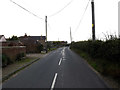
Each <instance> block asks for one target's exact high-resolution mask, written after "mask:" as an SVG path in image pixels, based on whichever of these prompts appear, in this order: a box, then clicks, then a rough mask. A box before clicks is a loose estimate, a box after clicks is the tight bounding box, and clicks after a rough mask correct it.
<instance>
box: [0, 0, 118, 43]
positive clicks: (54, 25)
mask: <svg viewBox="0 0 120 90" xmlns="http://www.w3.org/2000/svg"><path fill="white" fill-rule="evenodd" d="M13 1H14V2H16V3H17V4H19V5H21V6H22V7H24V8H26V9H27V10H29V11H30V12H32V13H34V14H36V15H37V16H39V17H40V18H42V19H40V18H38V17H36V16H34V15H33V14H31V13H29V12H27V11H25V10H23V9H22V8H20V7H19V6H17V5H16V4H14V3H12V2H11V1H10V0H0V34H1V35H5V37H6V38H8V37H11V36H12V35H17V36H23V35H24V34H25V33H27V35H31V36H41V35H43V36H44V35H45V16H48V41H53V40H60V41H61V40H65V41H68V42H70V27H71V28H72V37H73V40H74V41H80V40H87V39H89V38H91V35H92V18H91V2H89V5H88V8H87V10H86V12H85V14H84V16H83V13H84V11H85V8H86V6H87V4H88V1H89V0H13ZM94 1H95V20H96V21H95V22H96V37H97V38H99V39H103V38H105V37H104V34H107V33H108V34H115V33H116V35H118V1H120V0H94ZM63 8H64V9H63ZM82 16H83V19H82V21H81V23H80V24H79V22H80V20H81V18H82ZM103 33H104V34H103Z"/></svg>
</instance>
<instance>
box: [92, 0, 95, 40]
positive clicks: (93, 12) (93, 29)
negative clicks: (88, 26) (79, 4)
mask: <svg viewBox="0 0 120 90" xmlns="http://www.w3.org/2000/svg"><path fill="white" fill-rule="evenodd" d="M91 7H92V40H93V41H95V11H94V0H91Z"/></svg>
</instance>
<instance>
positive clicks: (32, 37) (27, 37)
mask: <svg viewBox="0 0 120 90" xmlns="http://www.w3.org/2000/svg"><path fill="white" fill-rule="evenodd" d="M19 38H20V39H32V40H34V41H37V40H45V39H46V36H21V37H19Z"/></svg>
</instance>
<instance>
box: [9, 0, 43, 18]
mask: <svg viewBox="0 0 120 90" xmlns="http://www.w3.org/2000/svg"><path fill="white" fill-rule="evenodd" d="M10 1H11V2H12V3H14V4H16V5H17V6H19V7H20V8H22V9H23V10H25V11H27V12H28V13H30V14H32V15H33V16H35V17H37V18H39V19H43V18H41V17H39V16H38V15H36V14H34V13H32V12H31V11H29V10H27V9H26V8H24V7H22V6H21V5H19V4H17V3H16V2H14V1H12V0H10Z"/></svg>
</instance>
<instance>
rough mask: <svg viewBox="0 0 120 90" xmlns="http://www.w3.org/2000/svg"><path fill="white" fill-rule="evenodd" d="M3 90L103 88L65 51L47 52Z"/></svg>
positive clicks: (9, 82)
mask: <svg viewBox="0 0 120 90" xmlns="http://www.w3.org/2000/svg"><path fill="white" fill-rule="evenodd" d="M3 88H50V89H51V90H53V89H54V88H107V86H106V84H105V83H104V81H103V80H102V79H101V78H99V76H98V75H97V74H96V73H95V72H94V71H93V70H92V69H91V68H90V67H89V66H88V64H87V63H86V62H85V61H84V60H83V59H82V58H81V57H80V56H79V55H77V54H76V53H74V52H73V51H71V50H70V49H69V47H63V48H59V49H57V50H55V51H52V52H50V53H49V54H47V55H46V56H45V57H44V58H42V59H41V60H39V61H37V62H35V63H33V64H32V65H30V66H29V67H27V68H25V69H24V70H22V71H20V72H19V73H18V74H17V75H15V76H14V77H13V78H11V79H10V80H8V81H6V82H5V83H3Z"/></svg>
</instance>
